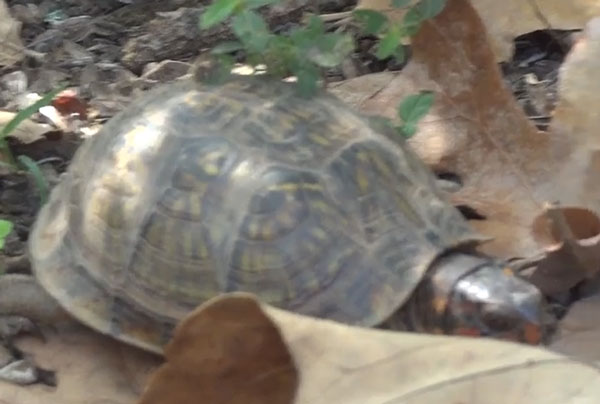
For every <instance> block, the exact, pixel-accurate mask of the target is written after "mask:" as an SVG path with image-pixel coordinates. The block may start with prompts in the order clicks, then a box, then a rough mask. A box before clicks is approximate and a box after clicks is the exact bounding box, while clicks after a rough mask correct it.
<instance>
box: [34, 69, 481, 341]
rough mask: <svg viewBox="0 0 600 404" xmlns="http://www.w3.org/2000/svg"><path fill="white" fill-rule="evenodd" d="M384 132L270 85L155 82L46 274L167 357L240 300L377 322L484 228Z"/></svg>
mask: <svg viewBox="0 0 600 404" xmlns="http://www.w3.org/2000/svg"><path fill="white" fill-rule="evenodd" d="M369 122H370V120H367V119H366V118H364V117H361V116H359V115H357V114H356V113H355V112H353V111H352V110H350V109H349V108H348V107H346V106H344V105H343V104H342V103H341V102H340V101H338V100H337V99H335V98H333V97H332V96H329V95H325V94H320V95H319V96H317V97H316V98H311V99H304V98H300V97H298V96H297V95H296V93H295V89H294V88H293V86H291V85H290V84H284V83H277V82H266V81H264V79H258V78H237V79H234V80H231V81H230V82H229V83H227V84H225V85H221V86H206V85H201V84H199V83H196V82H193V81H182V82H178V83H176V84H170V85H166V86H163V87H161V88H159V89H156V90H153V91H151V92H149V93H148V94H146V95H145V96H144V97H143V98H142V99H140V100H138V101H137V102H136V103H134V104H133V105H132V106H131V107H129V108H128V109H127V110H126V111H123V112H122V113H120V114H119V115H117V116H115V117H114V118H113V119H111V120H110V121H109V122H108V123H106V125H105V126H104V128H103V129H102V131H101V132H100V133H98V134H97V135H95V136H94V137H93V138H92V139H90V140H88V141H86V142H85V143H84V145H83V146H82V147H81V148H80V150H79V151H78V152H77V154H76V156H75V158H74V160H73V162H72V164H71V166H70V168H69V170H68V172H67V173H66V174H65V176H64V178H63V179H62V181H61V183H60V184H59V185H58V186H57V187H56V188H55V189H54V190H53V192H52V195H51V198H50V201H49V202H48V203H47V204H46V205H45V206H44V207H43V209H42V210H41V212H40V214H39V217H38V219H37V221H36V224H35V226H34V230H33V232H32V236H31V238H30V252H31V256H32V262H33V268H34V273H35V275H36V277H37V279H38V280H39V282H40V283H41V285H42V286H43V287H44V288H45V289H47V290H48V292H49V293H50V294H51V295H52V296H53V297H54V298H56V299H57V300H58V301H59V302H60V303H61V304H62V305H63V306H64V307H65V308H66V309H67V310H68V311H69V312H70V313H71V314H72V315H74V316H75V317H76V318H77V319H79V320H80V321H81V322H83V323H85V324H87V325H89V326H91V327H93V328H95V329H97V330H98V331H101V332H103V333H106V334H109V335H112V336H114V337H116V338H118V339H120V340H123V341H126V342H128V343H131V344H133V345H136V346H139V347H142V348H145V349H149V350H153V351H156V352H160V351H161V349H162V346H163V345H164V343H165V342H166V341H167V340H168V338H169V337H170V336H171V332H172V329H173V327H174V324H176V322H177V321H178V320H180V319H181V318H182V317H183V316H184V315H185V314H187V313H188V312H189V311H190V310H192V309H193V308H195V307H196V306H197V305H198V304H199V303H201V302H204V301H205V300H207V299H209V298H211V297H214V296H215V295H217V294H219V293H220V292H227V291H237V290H242V291H247V292H252V293H255V294H256V295H258V296H259V297H260V298H261V299H263V301H265V302H267V303H270V304H273V305H275V306H278V307H281V308H284V309H289V310H293V311H297V312H300V313H304V314H307V315H312V316H318V317H324V318H330V319H334V320H337V321H342V322H347V323H351V324H356V325H362V326H374V325H377V324H378V323H380V322H381V321H383V320H384V319H386V318H387V317H388V316H389V315H390V314H392V313H393V312H394V311H395V310H396V309H398V308H399V307H400V306H401V305H402V304H403V303H404V301H405V300H406V299H407V298H408V297H409V296H410V294H411V293H412V291H413V290H414V288H415V286H416V285H417V284H418V283H419V281H420V280H421V279H422V276H423V274H424V273H425V271H426V270H427V268H428V267H429V265H430V263H431V262H432V260H433V259H434V258H435V257H436V256H437V255H438V254H439V253H440V252H442V251H444V250H445V249H447V248H449V247H453V246H456V245H458V244H461V243H465V242H468V241H471V240H475V239H477V238H478V236H477V235H476V234H474V233H472V232H471V230H470V229H469V227H468V225H467V223H466V222H465V221H464V220H463V218H462V217H461V215H460V214H459V213H458V211H457V210H455V209H454V208H453V207H451V206H450V205H449V204H448V203H447V202H446V201H445V200H443V199H442V198H440V196H439V195H438V194H437V192H436V191H435V190H434V188H433V176H432V175H431V173H430V172H429V171H428V170H427V169H426V168H425V166H424V165H423V163H422V162H421V161H420V160H419V159H418V158H417V157H416V156H415V155H414V154H413V153H412V152H410V151H409V150H408V149H407V148H406V146H404V145H403V144H402V142H401V141H400V140H398V142H393V141H391V140H390V139H389V138H387V137H386V136H383V135H382V134H381V133H382V132H377V131H376V130H375V129H374V126H373V125H372V124H370V123H369Z"/></svg>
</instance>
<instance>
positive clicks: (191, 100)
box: [183, 93, 200, 107]
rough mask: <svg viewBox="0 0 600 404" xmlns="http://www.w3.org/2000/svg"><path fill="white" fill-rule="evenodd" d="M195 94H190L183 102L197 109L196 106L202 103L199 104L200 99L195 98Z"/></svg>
mask: <svg viewBox="0 0 600 404" xmlns="http://www.w3.org/2000/svg"><path fill="white" fill-rule="evenodd" d="M194 94H195V93H188V94H187V95H186V96H185V97H184V98H183V102H184V103H185V104H186V105H188V106H190V107H196V106H198V105H200V103H199V102H198V98H197V97H195V96H194Z"/></svg>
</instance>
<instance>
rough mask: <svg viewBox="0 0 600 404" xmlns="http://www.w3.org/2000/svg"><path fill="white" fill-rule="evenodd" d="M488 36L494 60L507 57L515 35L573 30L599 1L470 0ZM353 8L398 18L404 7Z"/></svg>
mask: <svg viewBox="0 0 600 404" xmlns="http://www.w3.org/2000/svg"><path fill="white" fill-rule="evenodd" d="M471 4H472V5H473V7H474V8H475V10H477V12H478V13H479V16H480V17H481V19H482V21H483V23H484V25H485V28H486V30H487V32H488V36H489V38H490V46H491V49H492V52H493V53H494V59H495V60H496V61H497V62H500V61H506V60H509V59H510V58H511V57H512V55H513V52H514V38H516V37H517V36H519V35H523V34H526V33H528V32H532V31H537V30H541V29H550V28H551V29H556V30H575V29H580V28H583V27H584V26H585V24H586V23H587V22H588V21H589V20H590V19H592V18H594V17H596V16H598V15H600V3H599V2H597V1H590V0H572V1H568V2H565V1H564V0H525V1H524V0H504V1H497V0H471ZM356 9H372V10H377V11H380V12H383V13H385V15H386V16H387V17H388V18H389V19H390V20H392V21H396V22H400V21H402V18H403V17H404V14H406V9H397V8H392V7H391V2H390V0H359V2H358V4H357V6H356Z"/></svg>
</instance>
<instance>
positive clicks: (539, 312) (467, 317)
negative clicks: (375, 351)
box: [409, 253, 553, 345]
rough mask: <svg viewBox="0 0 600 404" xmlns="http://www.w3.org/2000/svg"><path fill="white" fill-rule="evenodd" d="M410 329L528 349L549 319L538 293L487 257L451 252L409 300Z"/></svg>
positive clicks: (540, 336) (541, 338)
mask: <svg viewBox="0 0 600 404" xmlns="http://www.w3.org/2000/svg"><path fill="white" fill-rule="evenodd" d="M412 303H413V304H412V305H411V308H410V309H409V310H410V312H411V313H410V320H409V322H410V323H411V324H412V328H413V329H415V330H421V331H424V332H434V333H444V334H454V335H470V336H482V337H492V338H498V339H504V340H512V341H518V342H523V343H529V344H533V345H537V344H540V343H542V342H544V340H545V339H546V338H547V337H548V330H549V329H550V327H551V325H552V323H553V322H552V320H551V316H550V314H549V312H548V311H547V308H546V302H545V299H544V297H543V296H542V293H541V292H540V291H539V289H538V288H537V287H535V286H534V285H533V284H531V283H529V282H527V281H526V280H525V279H523V278H520V277H519V276H517V275H516V274H514V273H513V271H512V270H510V269H508V268H506V267H504V266H502V265H501V264H500V263H498V262H496V261H493V260H491V259H489V258H485V257H479V256H474V255H469V254H462V253H453V254H448V255H447V256H445V257H443V258H441V259H439V260H438V261H437V262H436V263H434V265H433V266H432V268H431V270H430V271H428V275H427V276H426V278H425V279H424V282H422V284H421V286H419V287H418V288H417V290H416V291H415V294H414V295H413V298H412Z"/></svg>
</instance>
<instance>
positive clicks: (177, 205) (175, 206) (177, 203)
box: [169, 198, 185, 212]
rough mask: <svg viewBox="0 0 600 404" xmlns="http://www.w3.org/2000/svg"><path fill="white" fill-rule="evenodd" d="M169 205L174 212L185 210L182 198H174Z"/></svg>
mask: <svg viewBox="0 0 600 404" xmlns="http://www.w3.org/2000/svg"><path fill="white" fill-rule="evenodd" d="M170 205H171V206H169V207H170V208H171V210H173V211H175V212H183V211H184V210H185V201H184V200H183V198H177V199H175V200H174V201H173V202H172V203H171V204H170Z"/></svg>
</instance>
